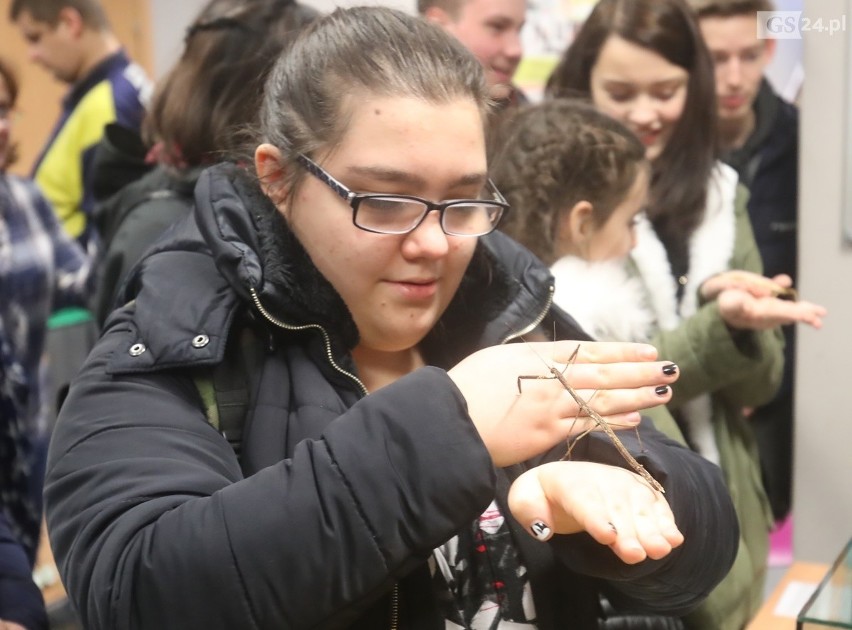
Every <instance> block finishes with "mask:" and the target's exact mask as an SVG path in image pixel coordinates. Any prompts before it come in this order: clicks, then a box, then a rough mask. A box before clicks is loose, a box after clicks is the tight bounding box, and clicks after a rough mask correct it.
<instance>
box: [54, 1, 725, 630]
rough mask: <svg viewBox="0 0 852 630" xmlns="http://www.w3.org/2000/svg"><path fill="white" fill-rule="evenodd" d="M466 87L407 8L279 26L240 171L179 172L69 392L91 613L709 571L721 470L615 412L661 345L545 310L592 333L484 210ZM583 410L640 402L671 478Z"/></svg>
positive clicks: (697, 593) (275, 604) (70, 465)
mask: <svg viewBox="0 0 852 630" xmlns="http://www.w3.org/2000/svg"><path fill="white" fill-rule="evenodd" d="M488 103H489V96H488V87H487V85H486V82H485V79H484V76H483V72H482V68H481V66H480V64H479V63H478V62H477V61H476V59H475V58H474V57H473V56H472V55H471V54H470V53H469V52H467V50H466V49H464V48H463V47H462V46H461V44H459V43H458V42H457V41H456V40H455V39H454V38H453V37H452V36H450V35H448V34H446V33H445V32H444V31H442V30H441V29H440V28H439V27H437V26H434V25H430V24H428V23H427V22H426V21H423V20H420V19H418V18H415V17H412V16H409V15H406V14H405V13H402V12H398V11H394V10H390V9H382V8H356V9H349V10H338V11H335V12H334V13H333V14H331V15H330V16H327V17H325V18H322V19H320V20H319V21H317V22H314V23H313V24H312V25H311V26H309V27H308V28H307V30H305V31H303V32H302V33H301V34H300V35H299V37H298V38H297V40H296V41H295V42H294V43H293V45H292V46H291V47H288V48H287V49H286V50H285V51H284V53H283V54H282V55H281V57H280V58H279V59H278V61H277V62H276V64H275V66H274V68H273V69H272V71H271V74H270V75H269V78H268V80H267V82H266V87H265V93H264V104H263V108H262V112H261V117H260V125H259V130H258V134H257V139H256V142H255V143H254V147H255V148H254V153H253V158H254V159H253V165H254V167H255V172H251V170H250V167H249V166H248V164H250V163H249V162H246V165H243V166H241V165H238V164H229V165H226V164H220V165H217V166H213V167H211V168H210V169H208V170H206V171H205V172H204V173H203V174H202V176H201V178H200V180H199V183H198V185H197V187H196V191H195V203H196V208H195V213H194V216H193V217H191V220H187V221H185V222H183V223H181V224H179V225H178V226H176V227H175V228H174V231H173V232H172V233H170V235H169V238H167V239H165V240H162V241H160V243H159V244H158V245H157V246H155V247H154V248H153V249H152V250H151V251H149V253H148V254H147V256H146V257H145V258H144V259H143V260H142V262H141V263H140V265H139V266H138V267H137V269H136V272H135V274H134V275H133V277H131V278H130V280H129V282H128V284H127V291H126V292H127V295H126V296H125V297H126V298H127V299H126V300H125V302H126V305H125V306H124V307H123V308H122V309H120V310H119V311H117V312H116V313H115V314H114V315H113V316H112V317H111V319H110V320H109V321H108V325H107V329H106V331H105V333H104V335H103V337H102V339H101V340H100V342H99V343H98V345H97V346H96V348H95V350H94V351H93V353H92V355H91V357H90V361H89V362H88V364H87V365H86V367H85V368H84V370H83V371H82V372H81V375H80V377H79V379H78V381H77V382H76V383H75V384H74V386H73V387H72V389H71V393H70V395H69V398H68V399H67V401H66V402H65V405H64V406H63V410H62V415H61V418H60V419H59V422H58V424H57V427H56V430H55V433H54V437H53V448H52V450H51V462H50V473H49V478H48V483H47V490H46V497H47V499H46V500H47V505H48V527H49V530H50V535H51V541H52V547H53V549H54V551H55V554H56V557H57V559H58V561H59V566H60V568H61V572H62V575H63V579H64V583H65V584H66V587H67V589H68V591H69V595H70V597H71V598H72V599H73V600H74V602H75V604H76V608H77V609H78V610H79V611H80V613H81V616H82V618H83V623H84V625H85V627H87V628H90V629H92V630H96V629H98V628H111V629H123V628H135V627H143V628H181V629H192V628H205V629H210V628H233V627H256V628H280V627H288V628H316V627H323V628H331V627H334V628H341V627H358V628H387V627H388V626H390V627H394V628H396V627H399V628H414V627H419V628H422V627H426V628H435V629H439V628H440V629H443V628H446V627H448V626H449V627H471V626H478V625H480V624H486V625H488V626H490V627H496V628H499V627H506V626H507V625H508V624H509V623H511V626H512V627H528V628H535V627H540V628H557V627H559V628H562V627H564V621H565V620H566V619H570V620H572V623H574V622H576V626H577V627H578V628H589V627H593V626H594V625H595V623H596V617H597V602H598V599H597V597H596V593H597V592H598V591H599V590H601V589H607V590H610V591H611V599H612V601H614V602H616V603H617V605H619V606H624V607H631V608H633V607H638V608H639V609H642V610H663V611H675V612H684V611H686V610H688V609H690V608H692V607H693V606H695V605H696V604H697V603H698V602H699V601H700V600H701V598H702V595H701V594H702V593H705V592H706V591H707V590H709V589H710V588H712V586H713V585H714V584H715V583H716V582H717V581H718V580H719V579H721V577H722V575H724V573H725V572H726V571H727V570H728V568H729V566H730V563H731V561H732V558H733V556H734V553H735V550H736V547H735V543H736V530H737V527H736V521H735V514H734V512H733V506H732V504H731V501H730V498H729V497H728V496H727V494H726V492H725V490H724V487H723V483H722V480H721V476H720V475H719V473H718V471H717V470H716V469H715V467H714V466H712V465H711V464H709V463H707V462H705V461H703V460H701V458H700V457H698V456H697V455H696V454H695V453H693V452H691V451H690V450H689V449H686V448H682V447H680V446H678V445H676V444H674V443H672V442H671V441H668V440H667V439H666V438H665V437H663V436H662V435H661V434H660V433H659V432H658V431H656V429H655V428H654V426H653V425H652V424H651V423H650V422H648V421H642V422H640V415H639V413H638V410H640V409H644V408H647V407H650V406H653V405H656V404H659V403H660V402H665V401H667V400H669V399H670V397H671V388H670V385H671V384H672V383H674V381H676V380H677V373H676V372H677V371H676V369H674V368H673V366H672V365H671V364H670V363H669V362H665V361H660V360H657V353H656V351H655V350H654V349H653V348H652V347H650V346H648V345H645V344H633V343H611V344H603V343H594V342H591V341H589V342H585V341H584V343H583V344H582V346H581V347H580V349H579V350H578V346H577V342H576V341H575V342H569V341H565V340H564V339H568V338H573V339H587V337H586V335H584V333H583V332H582V331H580V330H579V329H578V328H577V326H576V324H575V323H574V322H573V320H572V319H571V318H570V317H568V316H567V315H566V314H565V313H564V312H562V311H561V310H559V309H558V308H555V307H553V306H552V304H551V291H552V279H551V277H550V275H549V274H548V272H547V270H546V269H545V268H544V267H543V266H542V265H541V264H540V263H539V262H538V261H537V260H536V259H534V258H533V257H532V256H531V255H530V254H529V253H528V252H526V251H525V250H523V249H522V248H521V247H519V246H518V245H517V244H516V243H514V242H513V241H511V240H510V239H509V238H508V237H506V236H505V235H502V234H499V233H496V232H494V230H495V229H496V227H497V222H498V220H499V218H500V213H501V212H502V211H503V210H504V209H505V204H504V203H503V201H502V199H501V197H500V195H499V193H498V192H497V191H496V190H495V189H494V187H493V186H492V185H491V184H490V183H489V181H488V177H487V170H488V169H487V163H486V156H485V140H484V127H485V122H486V121H485V116H486V113H487V110H488ZM377 199H379V200H381V203H378V202H376V201H375V200H377ZM371 203H372V204H373V205H370V204H371ZM379 208H381V213H379V212H377V210H378V209H379ZM365 209H366V210H365ZM365 211H366V212H367V215H366V216H364V214H363V213H364V212H365ZM390 212H393V213H398V214H399V215H400V216H399V217H397V216H387V213H390ZM178 270H179V273H176V271H178ZM545 331H546V332H547V333H552V334H555V336H556V337H558V338H560V339H563V340H561V341H552V342H547V343H536V344H533V343H530V344H524V343H506V342H507V341H509V340H513V339H518V338H520V337H521V336H523V335H526V334H528V333H530V334H534V335H536V336H538V337H544V333H545ZM251 348H254V349H255V350H256V351H257V352H256V353H254V352H251V351H250V349H251ZM250 357H251V359H252V360H251V361H249V358H250ZM540 357H548V358H549V359H550V358H551V357H552V358H553V360H554V361H556V362H559V363H562V364H564V363H566V362H568V361H569V360H572V361H573V365H572V366H571V371H570V373H568V374H566V375H565V377H564V378H565V379H566V382H570V385H571V387H572V388H574V389H575V390H578V391H583V390H599V394H598V395H596V396H595V397H594V399H593V400H592V401H591V402H590V403H589V407H586V405H585V404H584V405H580V404H578V402H577V401H576V400H575V399H574V398H572V397H571V396H570V395H569V394H568V392H567V391H566V390H565V389H564V388H563V386H562V385H561V384H560V383H559V382H558V381H557V380H556V379H553V378H549V377H550V376H552V374H553V373H552V371H551V370H550V368H549V365H548V364H546V363H543V362H542V360H541V358H540ZM574 357H576V360H574ZM560 368H561V366H560ZM554 369H556V368H554ZM226 371H230V373H231V374H234V373H236V377H234V378H233V379H231V381H230V383H229V384H230V385H232V386H233V385H234V383H235V381H238V382H239V383H240V386H241V387H242V388H243V389H244V390H247V399H248V400H247V401H246V403H245V407H246V409H245V414H244V416H243V417H242V418H240V419H239V420H240V421H241V422H242V425H241V427H240V431H241V438H240V439H235V440H232V442H231V443H229V441H228V439H226V437H225V435H223V434H221V433H219V432H218V431H217V430H216V429H217V428H220V429H223V431H224V432H226V433H228V431H227V428H228V427H223V425H222V424H221V423H220V421H221V420H222V419H223V418H224V415H219V412H220V411H221V412H223V413H224V414H226V415H233V414H228V412H227V407H228V403H227V401H226V400H224V398H226V397H228V395H229V392H228V391H225V390H226V389H227V390H229V391H230V393H233V390H232V389H230V388H222V387H219V385H222V383H221V382H220V381H218V380H217V379H216V377H217V376H219V375H221V374H223V373H225V372H226ZM559 373H560V374H561V373H562V371H561V369H560V372H559ZM536 374H540V375H543V376H544V377H545V378H544V379H541V380H536V381H535V382H534V383H533V382H530V384H529V385H528V386H525V387H524V389H523V392H521V393H519V392H518V385H517V383H518V377H519V376H520V375H536ZM217 388H218V389H217ZM216 391H218V393H219V394H220V395H221V397H220V398H218V399H217V398H216V395H215V394H216ZM220 402H222V403H224V404H221V405H220V404H218V403H220ZM588 409H592V410H593V411H594V412H596V413H598V414H600V415H601V416H602V417H603V418H604V419H605V420H607V421H611V422H612V424H613V426H619V427H631V428H634V427H637V425H638V429H637V433H635V434H634V433H633V432H628V433H627V434H626V435H625V437H624V438H622V442H623V443H624V446H625V447H626V448H627V449H628V452H629V453H630V455H631V457H632V458H639V459H641V460H642V465H643V467H644V469H645V470H646V471H647V472H648V474H650V475H651V476H652V477H653V478H654V479H655V480H657V481H658V482H659V483H661V484H662V485H663V487H664V489H665V494H663V493H662V492H660V491H659V490H658V489H657V488H656V487H654V486H652V485H649V484H648V483H647V481H646V480H645V479H643V477H640V476H639V475H637V474H636V473H635V472H633V470H632V469H631V468H630V464H629V463H628V461H626V460H625V459H624V458H623V457H622V455H623V452H621V451H619V450H617V449H616V447H615V446H613V443H612V442H610V440H609V438H607V436H606V435H604V434H602V433H594V434H591V435H589V436H587V437H586V438H585V439H583V440H582V441H581V443H580V446H579V447H578V448H577V449H575V451H574V457H575V458H576V459H577V460H582V461H560V460H561V458H562V456H563V455H564V453H565V441H566V439H568V438H569V437H571V436H572V435H576V434H578V433H581V432H583V431H584V430H585V429H589V428H591V427H592V426H593V424H594V421H593V420H590V419H589V415H588V414H590V412H589V411H588ZM578 416H579V420H578ZM228 435H232V434H231V433H228ZM640 435H641V442H640V441H639V437H638V436H640ZM697 496H700V497H702V500H701V501H698V502H693V499H694V497H697ZM707 498H709V499H710V500H705V499H707ZM581 532H583V533H585V535H583V536H570V535H569V534H578V533H581ZM545 543H546V544H545ZM483 549H484V550H485V551H484V552H483V551H482V550H483ZM675 549H677V551H676V552H675V553H673V551H674V550H675ZM483 554H485V555H487V556H488V559H487V561H484V555H483ZM708 558H709V559H708ZM646 559H652V560H654V562H653V563H648V562H643V561H644V560H646ZM696 566H701V570H699V571H696V570H695V569H694V567H696ZM504 624H505V625H504Z"/></svg>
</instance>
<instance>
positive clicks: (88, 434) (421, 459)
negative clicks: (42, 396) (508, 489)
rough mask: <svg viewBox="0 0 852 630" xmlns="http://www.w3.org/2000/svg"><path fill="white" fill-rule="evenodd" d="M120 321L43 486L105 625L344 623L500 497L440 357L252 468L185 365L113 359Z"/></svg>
mask: <svg viewBox="0 0 852 630" xmlns="http://www.w3.org/2000/svg"><path fill="white" fill-rule="evenodd" d="M111 334H113V333H111V332H108V333H107V334H106V336H105V337H104V338H103V339H102V340H101V342H100V344H99V345H98V346H96V348H95V350H94V351H93V353H92V354H91V356H90V357H89V359H88V361H87V364H86V365H85V366H84V368H83V369H82V372H81V374H80V376H79V377H78V379H77V381H76V382H75V383H74V384H73V385H72V387H71V391H70V395H69V397H68V399H67V400H66V402H65V404H64V405H63V408H62V412H61V415H60V418H59V420H58V423H57V426H56V429H55V432H54V437H53V441H52V443H51V450H50V456H49V464H48V473H47V481H46V488H45V498H46V509H47V519H48V525H49V531H50V536H51V544H52V547H53V550H54V553H55V555H56V558H57V560H58V563H59V567H60V571H61V574H62V577H63V581H64V584H65V586H66V589H67V590H68V592H69V594H70V596H71V598H72V600H73V601H74V603H75V604H76V607H77V609H78V610H79V612H80V615H81V618H82V622H83V625H84V626H85V627H86V628H88V629H89V630H98V629H101V628H104V629H106V628H109V629H111V630H121V629H125V628H134V629H135V628H157V629H169V628H180V629H182V630H190V629H193V628H199V629H202V628H203V629H211V628H306V627H322V626H327V625H329V624H331V623H334V624H341V623H343V621H348V620H349V618H350V617H355V616H357V615H358V614H360V613H361V612H362V611H363V609H364V607H366V606H367V605H369V603H371V602H372V601H374V600H375V599H377V598H378V597H380V596H381V595H382V594H384V593H386V592H387V591H388V589H389V588H390V585H391V584H392V583H393V582H394V581H395V580H396V579H398V578H400V577H401V576H403V575H405V574H406V573H408V572H409V571H410V570H411V569H412V567H413V565H414V564H415V563H416V564H417V565H419V564H420V563H422V562H423V559H424V558H425V557H426V556H428V554H429V553H431V550H432V549H433V548H434V547H436V546H437V545H438V544H440V543H442V542H443V541H445V540H447V539H449V538H450V537H451V536H452V535H453V534H454V533H455V532H456V531H457V530H458V529H459V528H460V526H461V525H462V524H464V523H466V522H470V521H472V520H473V519H474V518H475V517H476V516H477V515H478V514H479V513H481V512H482V510H484V509H485V507H486V506H487V505H488V502H489V501H490V500H491V499H492V498H493V496H494V485H495V471H494V469H493V467H492V464H491V460H490V457H489V455H488V453H487V451H486V449H485V448H484V446H483V445H482V443H481V441H480V439H479V436H478V434H477V432H476V430H475V428H474V426H473V424H472V422H471V421H470V419H469V416H468V414H467V411H466V406H465V403H464V399H463V398H462V396H461V394H460V392H458V390H457V389H456V388H455V385H454V384H453V383H452V381H451V380H450V379H449V377H448V376H447V374H446V372H444V371H442V370H439V369H437V368H423V369H421V370H418V371H416V372H414V373H412V374H410V375H408V376H406V377H404V378H402V379H400V380H399V381H397V382H396V383H394V384H392V385H389V386H387V387H385V388H383V389H381V390H379V391H377V392H376V393H374V394H371V395H370V396H367V397H366V398H364V399H362V400H360V401H359V402H357V403H356V404H355V405H353V406H352V407H351V408H350V409H349V410H348V411H346V412H345V413H343V414H342V415H340V416H339V417H337V418H336V419H335V420H333V421H331V423H330V424H329V425H328V426H327V428H326V430H325V431H324V432H323V433H322V435H321V437H320V438H319V439H316V440H304V441H302V442H300V443H298V444H297V445H296V447H295V452H294V453H293V456H292V458H290V459H287V460H284V461H281V462H279V463H278V464H276V465H273V466H270V467H268V468H265V469H263V470H261V471H259V472H257V473H256V474H254V475H251V476H250V477H247V478H243V475H242V474H241V471H240V467H239V464H238V462H237V459H236V457H235V454H234V452H233V451H232V450H231V448H230V446H229V445H228V443H227V442H226V440H225V439H224V438H223V437H222V436H221V435H219V434H218V433H217V432H216V431H215V430H214V429H213V427H212V426H211V425H209V424H208V422H207V421H206V418H205V416H204V413H203V412H202V406H201V403H200V400H199V397H198V393H197V391H196V390H195V388H194V385H193V384H192V381H191V379H190V378H189V377H187V376H186V375H185V374H182V373H179V372H171V373H165V372H164V373H158V374H147V375H136V376H122V377H110V376H108V375H105V372H104V365H105V362H106V360H107V358H108V356H109V355H110V353H111V352H113V351H114V348H113V343H114V342H113V341H110V336H111ZM291 413H311V410H304V409H298V410H292V411H291ZM332 615H336V616H335V617H334V618H332Z"/></svg>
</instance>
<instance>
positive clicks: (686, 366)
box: [651, 185, 784, 409]
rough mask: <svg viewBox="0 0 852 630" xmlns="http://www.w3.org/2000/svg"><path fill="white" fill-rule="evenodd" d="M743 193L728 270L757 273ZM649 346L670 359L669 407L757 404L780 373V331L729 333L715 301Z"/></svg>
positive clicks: (738, 201) (773, 389)
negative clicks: (708, 401) (698, 399)
mask: <svg viewBox="0 0 852 630" xmlns="http://www.w3.org/2000/svg"><path fill="white" fill-rule="evenodd" d="M747 199H748V192H747V191H746V190H745V188H744V187H743V186H742V185H738V187H737V196H736V202H735V203H736V210H735V217H736V235H735V244H734V253H733V256H732V259H731V263H730V265H729V267H730V268H731V269H743V270H745V271H752V272H754V273H758V274H762V273H763V264H762V262H761V259H760V252H759V251H758V249H757V244H756V243H755V240H754V234H753V232H752V229H751V224H750V223H749V219H748V212H747V210H746V202H747ZM651 343H653V344H654V345H655V346H657V348H658V350H659V354H660V357H662V358H665V359H668V360H671V361H674V362H675V363H677V364H678V366H679V367H680V370H681V376H680V378H679V379H678V381H677V383H676V384H675V387H674V388H673V391H674V395H673V397H672V401H671V403H670V405H671V407H672V409H677V407H678V405H679V404H681V403H682V402H684V401H687V400H690V399H692V398H694V397H695V396H697V395H699V394H704V393H711V394H717V395H719V396H720V397H722V398H723V399H724V400H726V401H727V402H728V403H729V404H730V405H732V406H736V407H743V406H757V405H761V404H763V403H765V402H767V401H769V400H771V399H772V397H773V396H774V395H775V392H776V391H777V390H778V387H779V386H780V384H781V377H782V375H783V370H784V336H783V333H782V331H781V329H780V328H776V329H774V330H763V331H738V332H733V331H731V330H730V329H729V328H728V327H727V325H726V324H725V322H724V320H723V319H722V316H721V314H720V313H719V308H718V305H717V304H716V302H715V301H713V302H708V303H705V304H702V305H701V307H700V308H699V309H698V312H697V313H696V314H695V315H693V316H692V317H690V318H688V319H687V320H685V321H684V322H682V323H681V325H680V326H678V327H677V328H675V329H674V330H670V331H662V332H660V333H658V334H657V335H656V336H655V337H654V339H652V341H651Z"/></svg>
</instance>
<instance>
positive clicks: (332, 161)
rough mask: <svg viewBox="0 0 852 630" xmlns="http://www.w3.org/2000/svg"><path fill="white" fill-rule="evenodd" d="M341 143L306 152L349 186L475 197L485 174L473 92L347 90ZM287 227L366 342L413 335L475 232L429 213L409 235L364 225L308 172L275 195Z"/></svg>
mask: <svg viewBox="0 0 852 630" xmlns="http://www.w3.org/2000/svg"><path fill="white" fill-rule="evenodd" d="M352 102H353V103H355V104H354V105H352V106H351V114H352V116H351V119H350V122H349V125H348V129H347V131H346V134H345V137H344V138H343V140H342V142H341V143H340V144H339V145H338V146H337V147H336V148H335V149H334V150H333V151H331V152H324V153H320V154H317V155H315V156H313V157H314V160H315V161H316V162H317V164H319V165H320V166H321V167H322V168H324V169H325V170H326V171H327V172H328V173H329V174H331V176H332V177H334V178H336V179H337V180H338V181H340V182H341V183H342V184H344V185H345V186H347V187H348V188H349V189H350V190H352V191H354V192H360V193H387V194H407V195H416V196H418V197H422V198H424V199H427V200H431V201H442V200H448V199H462V198H468V199H470V198H478V197H479V196H480V194H481V193H482V191H483V189H484V187H485V185H486V181H487V174H486V158H485V140H484V134H483V121H482V116H481V114H480V112H479V109H478V108H477V106H476V105H475V103H474V102H473V101H470V100H464V99H460V100H457V101H452V102H450V103H446V104H442V105H435V104H432V103H428V102H425V101H423V100H420V99H416V98H411V97H373V98H369V97H368V98H363V99H360V100H356V99H352ZM279 210H280V211H281V212H282V213H283V214H284V216H285V217H286V219H287V221H288V223H289V225H290V228H291V229H292V230H293V232H294V233H295V234H296V236H297V237H298V238H299V241H300V242H301V243H302V244H303V246H304V247H305V249H306V250H307V252H308V254H309V255H310V257H311V260H312V261H313V262H314V264H315V265H316V266H317V268H318V269H319V271H320V272H321V273H322V274H323V275H324V276H325V277H326V278H327V279H328V280H329V281H330V282H331V284H332V285H333V286H334V288H335V289H336V290H337V292H338V293H339V294H340V296H341V297H342V298H343V301H344V302H345V303H346V306H347V307H348V308H349V310H350V312H351V314H352V317H353V318H354V321H355V324H356V325H357V326H358V331H359V333H360V335H361V342H360V344H361V347H362V348H364V349H371V350H378V351H383V352H394V351H401V350H407V349H410V348H412V347H414V346H416V344H418V343H419V342H420V341H421V340H422V339H423V337H424V336H425V335H426V333H428V332H429V330H430V329H431V328H432V327H433V326H434V325H435V323H436V322H437V320H438V318H439V317H440V316H441V314H442V313H443V312H444V310H445V309H446V307H447V305H448V304H449V302H450V300H451V299H452V298H453V295H454V294H455V292H456V290H457V289H458V287H459V284H460V282H461V279H462V276H463V275H464V273H465V270H466V269H467V266H468V263H469V262H470V259H471V257H472V256H473V252H474V249H475V247H476V243H477V238H476V237H471V236H448V235H447V234H445V233H444V232H443V230H442V229H441V225H440V218H439V214H438V213H437V212H430V213H429V214H428V215H427V216H426V218H425V219H424V221H423V222H422V223H421V224H420V225H419V226H418V227H417V228H416V229H415V230H414V231H412V232H410V233H408V234H399V235H390V234H375V233H371V232H366V231H364V230H362V229H360V228H358V227H356V226H355V225H354V224H353V221H352V208H351V207H350V205H349V204H348V203H347V202H346V201H344V200H343V199H341V198H340V197H339V196H338V195H337V194H336V193H335V192H334V191H332V190H331V189H330V188H329V187H328V186H327V185H326V184H325V183H323V182H322V181H320V180H319V179H317V178H316V177H313V176H311V175H307V174H306V176H305V177H304V178H302V180H301V183H300V184H299V186H298V187H297V188H296V192H295V194H294V195H291V196H290V198H289V199H287V201H286V202H284V203H281V204H279Z"/></svg>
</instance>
